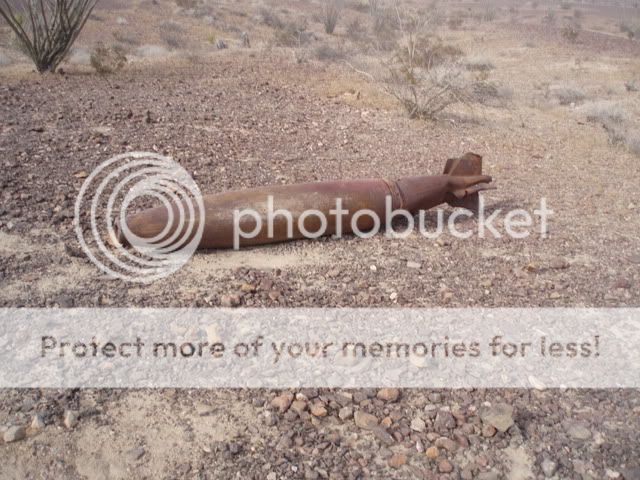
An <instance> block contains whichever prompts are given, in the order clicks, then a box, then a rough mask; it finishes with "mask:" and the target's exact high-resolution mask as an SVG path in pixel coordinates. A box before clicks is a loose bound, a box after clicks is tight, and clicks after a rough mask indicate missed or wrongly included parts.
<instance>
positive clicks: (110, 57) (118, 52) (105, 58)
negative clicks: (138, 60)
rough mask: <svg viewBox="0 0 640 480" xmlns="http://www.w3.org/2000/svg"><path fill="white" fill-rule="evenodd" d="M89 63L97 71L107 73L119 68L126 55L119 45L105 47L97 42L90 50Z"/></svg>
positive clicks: (102, 73) (125, 61)
mask: <svg viewBox="0 0 640 480" xmlns="http://www.w3.org/2000/svg"><path fill="white" fill-rule="evenodd" d="M90 63H91V66H92V67H93V69H94V70H95V71H96V72H97V73H99V74H100V75H107V74H110V73H114V72H117V71H118V70H121V69H122V67H124V66H125V64H126V63H127V57H126V55H125V53H124V50H123V49H122V48H121V47H119V46H117V45H114V46H111V47H106V46H105V45H104V44H102V43H99V44H98V45H96V47H95V48H94V49H93V51H92V52H91V58H90Z"/></svg>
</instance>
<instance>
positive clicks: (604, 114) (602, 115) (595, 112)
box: [580, 101, 629, 124]
mask: <svg viewBox="0 0 640 480" xmlns="http://www.w3.org/2000/svg"><path fill="white" fill-rule="evenodd" d="M580 110H581V111H582V112H583V113H584V114H585V116H586V118H587V121H589V122H598V123H602V124H605V123H610V124H614V123H617V124H622V123H624V122H625V121H626V120H628V119H629V115H628V114H627V112H626V111H625V110H623V109H622V108H620V106H619V105H616V104H615V103H613V102H608V101H598V102H591V103H588V104H586V105H584V106H583V107H582V108H581V109H580Z"/></svg>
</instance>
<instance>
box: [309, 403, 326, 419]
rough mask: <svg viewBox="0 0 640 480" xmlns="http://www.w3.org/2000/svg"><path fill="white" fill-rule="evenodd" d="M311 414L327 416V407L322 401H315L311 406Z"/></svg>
mask: <svg viewBox="0 0 640 480" xmlns="http://www.w3.org/2000/svg"><path fill="white" fill-rule="evenodd" d="M310 412H311V415H313V416H314V417H326V416H327V413H328V412H327V409H326V407H325V406H324V405H323V404H322V403H314V404H313V405H311V408H310Z"/></svg>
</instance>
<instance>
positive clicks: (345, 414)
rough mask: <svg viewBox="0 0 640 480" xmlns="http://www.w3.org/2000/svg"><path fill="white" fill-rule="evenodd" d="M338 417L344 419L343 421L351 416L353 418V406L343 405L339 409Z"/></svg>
mask: <svg viewBox="0 0 640 480" xmlns="http://www.w3.org/2000/svg"><path fill="white" fill-rule="evenodd" d="M338 417H339V418H340V420H342V421H343V422H344V421H346V420H349V419H351V418H353V407H351V406H348V405H347V406H346V407H342V408H341V409H340V410H339V411H338Z"/></svg>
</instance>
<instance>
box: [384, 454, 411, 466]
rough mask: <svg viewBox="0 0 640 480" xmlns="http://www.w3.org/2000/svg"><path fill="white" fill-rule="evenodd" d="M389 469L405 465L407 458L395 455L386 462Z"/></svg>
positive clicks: (403, 455)
mask: <svg viewBox="0 0 640 480" xmlns="http://www.w3.org/2000/svg"><path fill="white" fill-rule="evenodd" d="M387 463H388V465H389V466H390V467H391V468H400V467H401V466H403V465H406V463H407V456H406V455H405V454H404V453H396V454H394V455H392V456H391V458H390V459H389V460H388V461H387Z"/></svg>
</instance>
